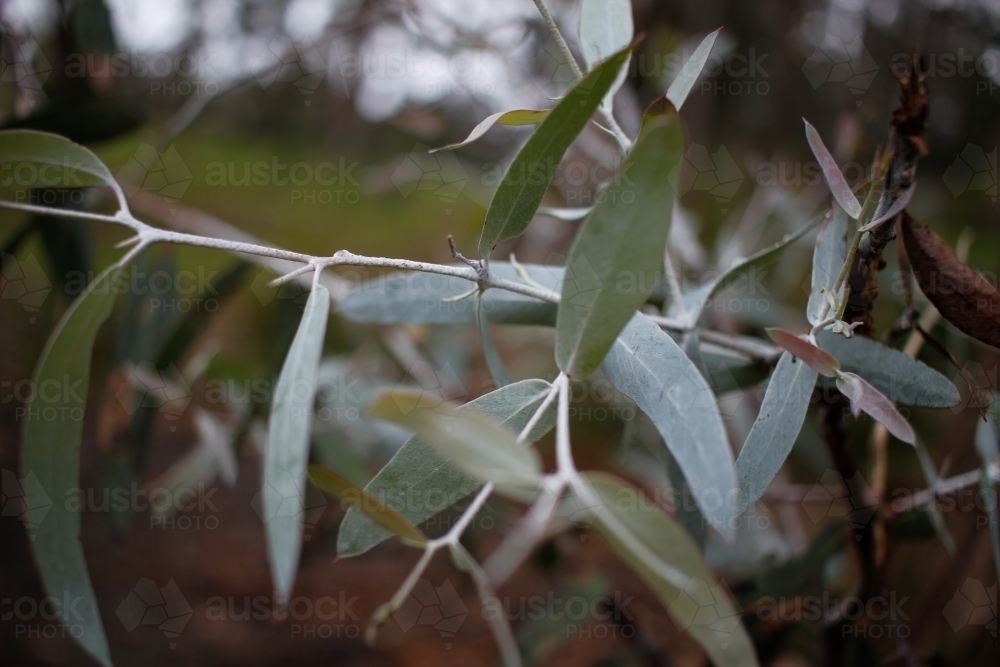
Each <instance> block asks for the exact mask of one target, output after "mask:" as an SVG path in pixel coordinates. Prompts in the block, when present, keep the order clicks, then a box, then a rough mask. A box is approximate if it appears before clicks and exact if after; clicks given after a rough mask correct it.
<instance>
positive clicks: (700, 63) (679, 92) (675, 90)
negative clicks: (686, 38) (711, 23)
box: [667, 28, 722, 110]
mask: <svg viewBox="0 0 1000 667" xmlns="http://www.w3.org/2000/svg"><path fill="white" fill-rule="evenodd" d="M720 32H722V28H719V29H718V30H716V31H715V32H713V33H709V34H708V35H707V36H706V37H705V39H703V40H701V44H699V45H698V48H697V49H695V50H694V53H693V54H691V57H690V58H688V61H687V62H686V63H684V67H682V68H681V71H680V72H679V73H678V74H677V77H676V78H675V79H674V80H673V81H671V82H670V87H669V88H668V89H667V99H668V100H670V103H671V104H673V105H674V107H676V108H677V109H678V110H680V108H681V107H682V106H684V101H685V100H687V97H688V95H689V94H690V93H691V89H692V88H694V84H695V83H697V81H698V77H699V76H701V72H702V70H704V69H705V63H707V62H708V57H709V56H710V55H712V47H713V46H715V40H716V39H717V38H718V36H719V33H720Z"/></svg>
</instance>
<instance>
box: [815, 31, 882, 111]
mask: <svg viewBox="0 0 1000 667" xmlns="http://www.w3.org/2000/svg"><path fill="white" fill-rule="evenodd" d="M802 73H803V74H805V75H806V78H807V79H808V80H809V84H810V85H811V86H812V87H813V89H819V87H820V86H822V85H824V84H827V83H839V84H843V85H844V86H846V87H847V89H848V90H850V91H851V93H852V94H853V95H854V96H855V97H860V96H861V95H864V94H865V92H866V91H867V90H868V87H869V86H871V84H872V81H874V80H875V77H876V76H877V75H878V64H877V63H876V62H875V59H874V58H872V55H871V54H870V53H869V52H868V49H866V48H865V45H864V42H863V41H862V39H861V36H860V35H858V36H856V37H855V38H854V39H853V40H852V41H851V42H850V43H847V42H846V41H845V40H843V39H841V38H840V37H837V36H835V35H827V36H826V37H825V38H824V39H823V41H822V42H821V43H820V44H819V45H818V46H817V47H816V50H815V51H813V53H812V55H811V56H809V58H808V59H807V60H806V62H805V64H804V65H803V66H802ZM857 104H858V105H860V104H861V100H858V101H857Z"/></svg>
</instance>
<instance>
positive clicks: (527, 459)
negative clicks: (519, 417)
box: [368, 389, 542, 489]
mask: <svg viewBox="0 0 1000 667" xmlns="http://www.w3.org/2000/svg"><path fill="white" fill-rule="evenodd" d="M368 412H369V413H370V414H371V415H372V416H373V417H378V418H380V419H387V420H389V421H392V422H395V423H397V424H399V425H400V426H402V427H403V428H405V429H408V430H410V431H413V432H414V433H416V434H417V435H419V436H420V438H421V439H422V440H424V441H425V442H426V443H427V444H429V445H430V446H432V447H433V448H434V449H436V450H437V451H438V453H439V454H441V455H442V456H444V457H445V458H447V459H449V460H450V461H452V462H453V463H455V465H456V466H458V467H459V468H460V469H462V470H463V471H464V472H465V473H467V474H469V475H471V476H473V477H476V478H478V479H480V480H482V481H485V482H493V483H495V484H496V485H497V486H498V487H501V488H503V487H511V488H515V489H533V488H535V487H536V486H537V484H538V483H539V482H540V481H541V470H542V466H541V462H540V461H539V458H538V453H537V452H535V451H534V450H533V449H528V448H526V447H523V446H521V445H520V444H518V442H517V434H516V433H514V432H513V431H511V430H510V429H508V428H506V427H504V426H502V425H501V424H499V423H497V422H496V421H495V420H492V419H490V418H488V417H486V416H484V415H482V414H478V413H476V412H474V411H471V410H465V411H462V410H459V409H458V408H457V407H456V406H454V405H450V404H447V403H442V402H440V401H437V400H434V399H433V398H431V397H430V396H428V395H427V394H425V393H422V392H420V391H414V390H411V389H393V390H392V391H386V392H383V393H381V394H380V395H379V396H378V397H376V398H375V400H374V401H373V402H372V404H371V405H370V406H369V408H368Z"/></svg>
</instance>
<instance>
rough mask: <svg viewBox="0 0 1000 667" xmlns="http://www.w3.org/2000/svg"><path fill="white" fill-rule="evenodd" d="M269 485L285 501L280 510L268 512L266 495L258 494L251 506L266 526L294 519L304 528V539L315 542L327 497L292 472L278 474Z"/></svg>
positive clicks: (279, 505) (277, 508)
mask: <svg viewBox="0 0 1000 667" xmlns="http://www.w3.org/2000/svg"><path fill="white" fill-rule="evenodd" d="M265 484H267V486H268V488H270V489H272V490H274V491H275V492H277V494H278V496H279V497H280V498H281V501H280V502H279V503H278V506H277V507H276V508H268V507H267V506H266V505H265V503H264V492H263V491H258V492H257V493H256V494H255V495H254V497H253V500H252V501H250V506H251V507H252V508H253V511H254V512H255V513H256V514H257V516H259V517H260V520H261V521H262V522H263V523H267V522H269V521H271V520H273V519H276V518H279V517H281V518H289V517H291V518H294V519H296V520H297V521H298V522H299V523H300V524H301V525H302V536H303V539H305V540H306V541H308V540H309V539H311V538H312V528H314V527H315V526H316V524H317V523H319V518H320V517H321V516H322V515H323V512H324V511H326V506H327V502H326V497H325V496H324V495H323V494H322V493H320V492H318V491H316V489H314V488H313V487H312V486H311V485H309V484H306V481H305V480H304V479H297V478H295V476H293V475H292V474H291V473H289V472H287V471H286V472H281V471H279V472H277V473H276V474H275V475H274V476H273V477H272V478H270V479H268V480H267V481H266V482H265Z"/></svg>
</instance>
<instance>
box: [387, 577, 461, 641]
mask: <svg viewBox="0 0 1000 667" xmlns="http://www.w3.org/2000/svg"><path fill="white" fill-rule="evenodd" d="M468 616H469V609H468V607H466V606H465V603H464V602H462V598H461V596H460V595H459V594H458V591H456V590H455V587H454V585H452V583H451V580H449V579H446V580H445V582H444V583H443V584H441V585H440V586H438V587H436V588H435V587H434V585H433V584H432V583H431V582H429V581H427V580H426V579H419V580H418V581H417V583H416V584H415V585H414V586H413V588H412V589H411V590H410V592H409V594H408V595H407V596H406V599H405V600H403V604H401V605H400V606H399V608H398V609H396V610H394V611H393V612H392V617H393V619H394V620H395V621H396V623H397V624H398V625H399V627H400V629H401V630H402V631H403V632H407V631H409V630H410V629H411V628H413V627H414V626H417V625H430V626H433V627H434V629H435V630H437V631H438V633H439V634H440V635H441V637H443V638H444V639H451V638H452V637H454V636H455V635H456V634H457V633H458V631H459V629H460V628H461V627H462V624H463V623H465V619H466V618H468ZM445 648H447V649H450V648H451V642H447V643H446V644H445Z"/></svg>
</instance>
